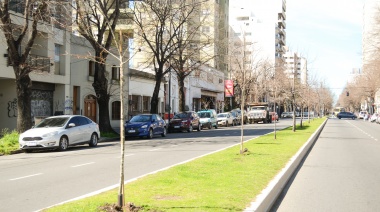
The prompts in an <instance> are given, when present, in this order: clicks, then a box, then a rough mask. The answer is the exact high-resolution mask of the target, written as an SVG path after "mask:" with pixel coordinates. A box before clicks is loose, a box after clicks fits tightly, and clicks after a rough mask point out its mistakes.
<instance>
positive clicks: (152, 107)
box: [150, 71, 171, 114]
mask: <svg viewBox="0 0 380 212" xmlns="http://www.w3.org/2000/svg"><path fill="white" fill-rule="evenodd" d="M161 80H162V71H161V72H160V71H158V72H156V85H155V86H154V91H153V96H152V100H151V101H150V113H152V114H154V113H156V114H157V113H158V94H159V93H160V87H161ZM169 89H170V88H169ZM169 101H171V100H169Z"/></svg>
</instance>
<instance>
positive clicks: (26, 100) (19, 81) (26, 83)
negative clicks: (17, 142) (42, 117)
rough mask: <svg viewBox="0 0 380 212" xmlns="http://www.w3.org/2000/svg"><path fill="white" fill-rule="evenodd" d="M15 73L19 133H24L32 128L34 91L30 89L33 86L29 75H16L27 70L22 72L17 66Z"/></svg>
mask: <svg viewBox="0 0 380 212" xmlns="http://www.w3.org/2000/svg"><path fill="white" fill-rule="evenodd" d="M14 72H15V75H16V86H17V91H16V92H17V131H18V132H19V133H22V132H25V131H26V130H28V129H30V128H31V127H32V116H31V114H32V107H31V99H32V98H31V94H32V91H31V89H30V87H31V86H32V80H31V79H30V77H29V75H28V74H25V75H22V74H16V73H24V72H25V70H22V69H20V68H19V67H16V66H15V67H14Z"/></svg>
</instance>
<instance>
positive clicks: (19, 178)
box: [9, 173, 42, 181]
mask: <svg viewBox="0 0 380 212" xmlns="http://www.w3.org/2000/svg"><path fill="white" fill-rule="evenodd" d="M41 174H42V173H38V174H32V175H28V176H24V177H18V178H13V179H9V180H12V181H13V180H21V179H24V178H28V177H34V176H37V175H41Z"/></svg>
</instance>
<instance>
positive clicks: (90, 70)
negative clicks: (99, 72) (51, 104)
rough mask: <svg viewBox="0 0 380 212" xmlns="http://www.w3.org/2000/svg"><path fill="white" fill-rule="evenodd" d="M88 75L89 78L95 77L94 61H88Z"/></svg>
mask: <svg viewBox="0 0 380 212" xmlns="http://www.w3.org/2000/svg"><path fill="white" fill-rule="evenodd" d="M88 75H89V76H92V77H93V76H95V62H94V61H88Z"/></svg>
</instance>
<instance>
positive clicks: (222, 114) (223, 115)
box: [218, 113, 227, 118]
mask: <svg viewBox="0 0 380 212" xmlns="http://www.w3.org/2000/svg"><path fill="white" fill-rule="evenodd" d="M218 117H221V118H223V117H227V114H226V113H220V114H218Z"/></svg>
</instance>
